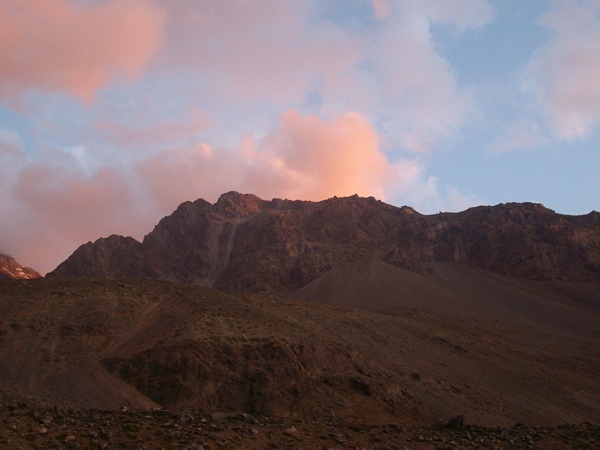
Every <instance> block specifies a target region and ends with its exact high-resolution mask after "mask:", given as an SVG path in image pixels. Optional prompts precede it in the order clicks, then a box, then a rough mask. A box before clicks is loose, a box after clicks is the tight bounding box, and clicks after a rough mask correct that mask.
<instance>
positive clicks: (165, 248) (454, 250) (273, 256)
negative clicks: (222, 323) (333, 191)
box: [54, 192, 600, 292]
mask: <svg viewBox="0 0 600 450" xmlns="http://www.w3.org/2000/svg"><path fill="white" fill-rule="evenodd" d="M361 258H362V259H364V258H378V259H379V260H380V261H382V262H383V263H386V264H390V265H392V266H396V267H399V268H402V269H408V270H418V268H419V267H420V266H421V265H423V264H428V263H432V262H441V263H452V264H466V265H469V266H471V267H477V268H480V269H484V270H488V271H492V272H497V273H501V274H503V275H509V276H518V277H526V278H534V279H540V280H567V281H586V282H587V281H591V282H600V227H599V220H598V214H597V213H596V214H588V215H586V216H566V215H561V214H557V213H555V212H554V211H552V210H550V209H547V208H545V207H544V206H543V205H541V204H535V203H506V204H500V205H496V206H479V207H475V208H470V209H468V210H466V211H463V212H460V213H440V214H435V215H423V214H419V213H418V212H416V211H415V210H414V209H412V208H410V207H407V206H404V207H402V208H398V207H396V206H393V205H389V204H386V203H383V202H381V201H379V200H376V199H374V198H373V197H369V198H362V197H359V196H356V195H355V196H351V197H342V198H338V197H332V198H330V199H327V200H323V201H320V202H305V201H290V200H281V199H274V200H271V201H266V200H262V199H260V198H259V197H257V196H255V195H252V194H240V193H238V192H228V193H226V194H223V195H222V196H221V197H220V198H219V200H218V201H217V202H216V203H215V204H214V205H211V204H210V203H208V202H206V201H205V200H196V201H195V202H185V203H183V204H181V205H180V206H179V208H177V210H176V211H175V212H174V213H173V214H171V215H170V216H168V217H165V218H163V219H162V220H161V221H160V222H159V224H158V225H157V226H156V227H155V228H154V230H153V231H152V232H151V233H149V234H148V235H147V236H146V237H145V238H144V241H143V243H139V242H137V241H135V240H133V239H132V238H123V237H118V238H112V239H109V240H107V241H102V240H100V241H98V242H96V243H94V244H91V243H89V244H86V245H85V246H82V248H80V249H78V250H77V251H76V252H75V253H74V254H73V256H72V257H71V258H69V259H68V260H67V261H65V262H64V263H63V264H61V265H60V266H59V267H58V268H57V269H56V270H55V271H54V274H55V275H67V276H68V275H82V274H86V275H90V276H96V275H99V276H108V277H115V278H116V277H123V276H143V277H152V278H158V279H168V280H174V281H183V282H188V283H198V284H204V285H208V286H212V287H216V288H218V289H221V290H225V291H229V292H290V291H294V290H297V289H299V288H301V287H303V286H305V285H306V284H308V283H310V282H312V281H313V280H315V279H317V278H318V277H320V276H321V275H323V274H324V273H325V272H327V271H329V270H332V269H333V268H334V267H336V266H339V265H341V264H345V263H351V262H354V261H358V260H360V259H361Z"/></svg>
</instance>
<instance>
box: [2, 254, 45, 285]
mask: <svg viewBox="0 0 600 450" xmlns="http://www.w3.org/2000/svg"><path fill="white" fill-rule="evenodd" d="M40 277H41V275H40V274H39V273H38V272H36V271H35V270H33V269H31V268H29V267H23V266H22V265H21V264H19V263H18V262H17V261H15V259H14V258H13V257H11V256H8V255H4V254H2V253H0V278H15V279H21V280H29V279H32V278H40Z"/></svg>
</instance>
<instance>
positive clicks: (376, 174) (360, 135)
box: [139, 110, 397, 210]
mask: <svg viewBox="0 0 600 450" xmlns="http://www.w3.org/2000/svg"><path fill="white" fill-rule="evenodd" d="M139 171H140V174H141V176H142V178H143V179H144V180H145V183H146V185H147V186H148V189H149V192H150V195H151V197H152V198H153V199H154V200H155V201H157V202H158V203H159V204H160V205H161V209H163V210H172V209H173V208H174V207H176V206H177V205H178V204H179V203H181V202H182V201H184V200H188V199H190V198H198V197H200V196H203V197H205V198H209V199H216V197H217V196H218V195H219V194H221V193H223V192H225V191H228V190H232V189H233V190H239V191H242V192H253V193H255V194H257V195H259V196H263V197H265V198H272V197H287V198H294V199H308V200H322V199H324V198H328V197H331V196H333V195H338V196H344V195H352V194H355V193H356V194H359V195H364V196H369V195H373V196H376V197H378V198H383V197H384V196H385V193H384V191H385V187H386V185H387V184H388V183H391V182H392V181H393V180H394V179H395V177H396V176H397V174H396V171H395V170H394V167H393V165H392V164H391V163H390V162H389V161H388V159H387V157H386V156H385V154H384V153H382V152H381V150H380V148H379V139H378V136H377V133H376V132H375V130H374V129H373V128H372V126H371V125H370V124H369V123H368V122H367V121H366V120H365V119H364V118H363V117H362V116H361V115H360V114H358V113H352V112H351V113H347V114H345V115H343V116H340V117H336V118H333V119H331V120H323V119H320V118H319V117H317V116H312V115H302V114H301V113H299V112H298V111H295V110H290V111H287V112H285V113H284V114H283V115H282V117H281V122H280V124H279V127H278V129H277V130H276V131H273V132H271V133H269V134H268V135H267V136H266V137H264V138H263V139H261V140H256V139H254V138H252V137H250V136H248V137H247V138H246V139H244V140H243V141H242V142H241V143H240V145H239V146H238V147H237V148H236V149H234V150H224V149H220V150H217V149H215V148H213V147H212V146H210V145H208V144H206V143H199V144H197V145H195V146H191V147H187V148H175V149H172V150H169V151H163V152H160V153H158V154H156V155H155V156H153V157H151V158H149V159H148V160H146V161H144V162H143V163H141V164H140V167H139Z"/></svg>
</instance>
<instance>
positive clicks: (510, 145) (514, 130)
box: [488, 121, 548, 154]
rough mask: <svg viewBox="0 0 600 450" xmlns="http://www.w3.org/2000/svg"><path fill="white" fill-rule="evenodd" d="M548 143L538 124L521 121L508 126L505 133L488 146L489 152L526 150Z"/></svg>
mask: <svg viewBox="0 0 600 450" xmlns="http://www.w3.org/2000/svg"><path fill="white" fill-rule="evenodd" d="M546 143H548V138H547V137H545V136H544V133H543V131H542V130H541V128H540V126H539V125H538V124H537V123H536V122H533V121H521V122H518V123H515V124H513V125H512V126H510V127H509V128H508V130H507V131H506V133H505V135H504V136H502V137H500V138H499V139H498V140H496V141H495V142H493V143H491V144H490V145H489V146H488V150H489V151H490V152H491V153H496V154H500V153H507V152H510V151H513V150H526V149H530V148H533V147H537V146H538V145H541V144H546Z"/></svg>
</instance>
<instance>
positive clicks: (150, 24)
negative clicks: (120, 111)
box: [0, 0, 163, 101]
mask: <svg viewBox="0 0 600 450" xmlns="http://www.w3.org/2000/svg"><path fill="white" fill-rule="evenodd" d="M162 24H163V13H162V12H161V10H159V9H158V8H157V7H156V6H155V5H154V4H153V3H152V2H149V1H145V0H120V1H115V0H112V1H107V2H102V3H91V4H86V5H85V6H84V5H83V4H81V3H80V2H75V1H73V0H21V1H14V2H12V1H3V2H2V3H0V55H2V58H0V94H2V95H3V96H7V97H14V96H16V95H18V94H20V93H22V92H24V91H27V90H41V91H55V90H59V91H60V90H64V91H68V92H70V93H72V94H74V95H75V96H77V97H79V98H80V99H82V100H85V101H90V100H92V99H93V97H94V95H95V94H96V92H97V91H98V89H100V88H102V87H104V86H106V85H107V84H108V83H109V82H111V81H113V80H114V78H115V77H117V76H124V77H125V78H128V79H134V78H136V77H138V76H139V75H140V71H141V70H142V68H143V67H144V65H146V64H147V63H148V61H149V60H150V58H151V57H152V56H153V55H154V53H155V52H156V50H157V49H158V46H159V44H160V41H161V37H162Z"/></svg>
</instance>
